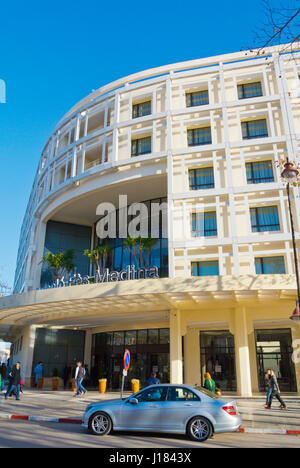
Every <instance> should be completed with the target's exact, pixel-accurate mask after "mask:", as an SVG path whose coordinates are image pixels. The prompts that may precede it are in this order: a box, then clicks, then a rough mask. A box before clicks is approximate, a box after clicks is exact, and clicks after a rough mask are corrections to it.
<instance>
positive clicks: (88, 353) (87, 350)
mask: <svg viewBox="0 0 300 468" xmlns="http://www.w3.org/2000/svg"><path fill="white" fill-rule="evenodd" d="M91 358H92V332H91V331H86V332H85V343H84V358H83V360H84V364H85V365H86V366H88V370H89V372H91Z"/></svg>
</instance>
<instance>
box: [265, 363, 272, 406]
mask: <svg viewBox="0 0 300 468" xmlns="http://www.w3.org/2000/svg"><path fill="white" fill-rule="evenodd" d="M271 377H272V376H271V369H268V370H267V379H268V380H267V388H268V390H267V397H266V404H265V408H269V404H270V396H271V393H272V388H271Z"/></svg>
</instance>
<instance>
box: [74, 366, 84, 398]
mask: <svg viewBox="0 0 300 468" xmlns="http://www.w3.org/2000/svg"><path fill="white" fill-rule="evenodd" d="M85 376H86V370H85V368H84V366H83V365H82V362H81V361H78V362H77V367H76V371H75V383H76V394H75V395H74V396H75V397H76V396H79V395H82V394H85V393H86V389H85V388H84V386H83V385H82V381H83V379H84V378H85Z"/></svg>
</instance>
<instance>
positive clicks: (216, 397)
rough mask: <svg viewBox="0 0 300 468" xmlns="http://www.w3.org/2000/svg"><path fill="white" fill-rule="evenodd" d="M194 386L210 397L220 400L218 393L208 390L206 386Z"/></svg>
mask: <svg viewBox="0 0 300 468" xmlns="http://www.w3.org/2000/svg"><path fill="white" fill-rule="evenodd" d="M194 388H195V389H196V390H198V392H201V393H204V394H205V395H207V396H208V397H209V398H213V399H214V400H218V399H219V398H220V397H219V396H218V395H216V394H215V393H212V392H210V391H209V390H206V388H204V387H198V386H195V387H194Z"/></svg>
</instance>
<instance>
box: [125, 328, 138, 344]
mask: <svg viewBox="0 0 300 468" xmlns="http://www.w3.org/2000/svg"><path fill="white" fill-rule="evenodd" d="M135 344H136V331H135V330H132V331H127V332H125V345H127V346H134V345H135Z"/></svg>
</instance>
